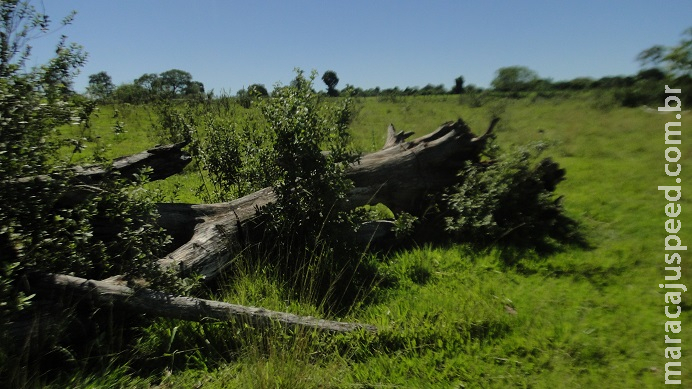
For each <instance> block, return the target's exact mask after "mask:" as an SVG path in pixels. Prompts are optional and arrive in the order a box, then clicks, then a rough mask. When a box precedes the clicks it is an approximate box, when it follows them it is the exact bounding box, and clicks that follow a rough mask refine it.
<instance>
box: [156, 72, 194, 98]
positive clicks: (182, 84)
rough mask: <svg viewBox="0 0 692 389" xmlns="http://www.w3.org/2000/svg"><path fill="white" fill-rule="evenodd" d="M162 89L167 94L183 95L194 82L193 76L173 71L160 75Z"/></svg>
mask: <svg viewBox="0 0 692 389" xmlns="http://www.w3.org/2000/svg"><path fill="white" fill-rule="evenodd" d="M159 79H160V80H161V81H160V82H161V88H162V90H163V92H164V93H165V94H168V95H172V96H176V95H180V94H183V93H184V92H185V90H186V89H187V88H188V86H189V85H190V83H191V82H192V75H191V74H190V73H188V72H186V71H184V70H179V69H171V70H167V71H165V72H163V73H161V74H159Z"/></svg>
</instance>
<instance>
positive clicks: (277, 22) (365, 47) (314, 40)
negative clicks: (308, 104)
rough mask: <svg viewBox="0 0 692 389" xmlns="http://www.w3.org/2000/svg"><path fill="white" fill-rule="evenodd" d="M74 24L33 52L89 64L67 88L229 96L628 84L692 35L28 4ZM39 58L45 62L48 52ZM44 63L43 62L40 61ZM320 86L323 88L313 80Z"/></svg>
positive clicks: (457, 13) (320, 8) (603, 27)
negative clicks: (571, 82) (156, 87)
mask: <svg viewBox="0 0 692 389" xmlns="http://www.w3.org/2000/svg"><path fill="white" fill-rule="evenodd" d="M33 4H35V5H36V6H37V8H39V9H40V8H43V9H44V10H45V12H46V13H48V15H50V16H51V17H52V18H53V19H54V20H56V21H57V20H60V19H61V18H62V17H63V16H65V15H67V14H68V13H69V12H70V11H71V10H75V11H77V16H76V19H75V21H74V23H73V24H72V25H70V26H67V27H65V28H63V29H61V30H59V31H58V32H57V33H54V34H51V35H49V36H46V37H43V38H40V39H38V40H36V41H34V42H32V44H33V46H34V48H35V49H34V50H35V53H36V57H35V58H36V59H35V62H36V63H42V62H41V61H42V59H41V58H42V55H46V56H47V55H49V54H50V53H51V52H52V47H53V45H54V44H55V42H56V41H57V39H58V37H59V34H65V35H67V36H68V37H69V41H70V42H75V43H78V44H80V45H82V46H84V48H85V50H86V51H87V52H88V53H89V60H88V63H87V64H86V66H85V67H84V68H82V73H81V75H80V76H79V77H78V78H77V80H76V84H75V87H76V89H77V90H78V91H82V90H83V89H84V87H85V86H86V85H87V81H88V75H90V74H94V73H98V72H100V71H106V72H107V73H108V74H109V75H110V76H111V77H112V78H113V82H114V83H115V84H116V85H119V84H122V83H129V82H132V81H133V80H134V79H135V78H137V77H139V76H140V75H142V74H144V73H161V72H163V71H166V70H169V69H181V70H185V71H187V72H190V73H191V74H192V76H193V78H194V79H195V80H197V81H201V82H202V83H204V85H205V88H206V90H207V91H209V90H211V89H213V90H214V91H215V92H216V93H219V92H221V91H225V92H227V93H228V92H230V93H231V94H235V93H236V92H237V91H238V90H239V89H240V88H243V87H245V86H248V85H250V84H254V83H260V84H264V85H266V86H267V87H268V88H269V89H271V87H272V86H273V85H275V84H277V83H282V84H288V83H289V82H290V81H291V79H293V77H294V75H295V74H294V72H293V69H294V68H296V67H299V68H301V69H303V70H306V71H310V70H313V69H315V70H317V71H318V73H319V75H320V76H321V74H322V73H323V72H324V71H326V70H334V71H336V73H337V74H338V76H339V78H340V82H339V85H338V86H337V87H338V88H342V87H344V86H345V85H346V84H351V85H355V86H359V87H362V88H366V89H367V88H372V87H376V86H379V87H382V88H389V87H394V86H399V87H406V86H418V87H422V86H425V85H426V84H429V83H431V84H444V85H445V86H446V87H447V88H449V87H451V86H452V85H453V82H454V79H455V78H456V77H458V76H463V77H464V79H465V80H466V84H475V85H478V86H482V87H487V86H488V85H489V84H490V82H491V81H492V79H493V77H494V75H495V71H496V70H497V69H499V68H501V67H505V66H513V65H522V66H527V67H529V68H530V69H532V70H534V71H536V72H538V74H539V76H541V77H543V78H551V79H553V80H568V79H572V78H575V77H582V76H587V77H593V78H600V77H603V76H608V75H623V74H633V73H636V72H637V71H638V70H639V64H638V63H637V61H636V60H635V58H636V56H637V54H638V53H639V52H640V51H642V50H644V49H646V48H648V47H650V46H652V45H654V44H663V45H674V44H677V43H678V41H679V40H680V38H681V33H682V31H683V30H685V29H686V28H688V27H692V1H666V2H664V1H655V0H646V1H644V0H632V1H596V0H580V1H559V0H552V1H549V0H535V1H534V0H527V1H493V0H490V1H481V0H478V1H462V0H457V1H453V0H449V1H441V0H427V1H410V0H400V1H389V0H367V1H361V0H354V1H325V0H322V1H316V0H315V1H312V0H295V1H288V0H285V1H248V0H246V1H235V0H117V1H114V0H43V1H40V0H34V1H33ZM46 53H47V54H46ZM44 58H47V57H44ZM318 82H319V84H318V85H319V86H323V84H322V82H321V81H319V80H318Z"/></svg>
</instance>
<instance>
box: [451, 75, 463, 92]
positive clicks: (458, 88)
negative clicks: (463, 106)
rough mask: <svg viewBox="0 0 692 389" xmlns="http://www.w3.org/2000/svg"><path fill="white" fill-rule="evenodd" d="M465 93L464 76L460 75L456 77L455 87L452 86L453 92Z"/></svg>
mask: <svg viewBox="0 0 692 389" xmlns="http://www.w3.org/2000/svg"><path fill="white" fill-rule="evenodd" d="M462 93H464V77H462V76H459V77H457V78H455V79H454V87H453V88H452V94H454V95H460V94H462Z"/></svg>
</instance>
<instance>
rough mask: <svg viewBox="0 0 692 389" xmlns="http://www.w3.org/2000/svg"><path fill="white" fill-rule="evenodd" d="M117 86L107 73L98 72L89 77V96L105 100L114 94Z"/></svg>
mask: <svg viewBox="0 0 692 389" xmlns="http://www.w3.org/2000/svg"><path fill="white" fill-rule="evenodd" d="M113 90H115V85H113V80H112V79H111V76H109V75H108V73H106V72H98V73H96V74H92V75H90V76H89V86H87V94H88V95H89V96H91V97H93V98H94V99H96V100H105V99H107V98H108V97H110V95H111V94H112V93H113Z"/></svg>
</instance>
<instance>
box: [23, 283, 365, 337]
mask: <svg viewBox="0 0 692 389" xmlns="http://www.w3.org/2000/svg"><path fill="white" fill-rule="evenodd" d="M33 281H35V282H32V283H33V284H35V285H37V288H39V289H47V290H50V291H51V293H55V292H56V291H63V292H67V293H72V294H76V295H78V296H85V297H87V298H90V299H92V302H93V303H94V305H98V306H108V305H119V306H121V307H123V308H125V309H127V310H129V311H132V312H138V313H146V314H148V315H151V316H153V317H167V318H171V319H181V320H190V321H206V320H211V321H240V322H243V323H248V324H250V325H253V326H255V325H257V326H266V325H269V324H271V323H272V322H276V323H280V324H281V325H284V326H287V327H295V328H304V329H315V330H320V331H328V332H350V331H355V330H360V329H362V330H365V331H372V332H374V331H376V328H375V327H374V326H371V325H366V324H359V323H345V322H338V321H332V320H324V319H318V318H315V317H311V316H299V315H294V314H290V313H285V312H277V311H270V310H268V309H264V308H256V307H246V306H242V305H236V304H229V303H224V302H220V301H213V300H205V299H199V298H193V297H181V296H174V295H170V294H166V293H162V292H157V291H153V290H150V289H133V288H129V287H127V286H123V285H115V284H113V283H110V282H106V281H96V280H87V279H84V278H79V277H73V276H68V275H61V274H47V275H46V274H44V275H35V276H34V277H33Z"/></svg>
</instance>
